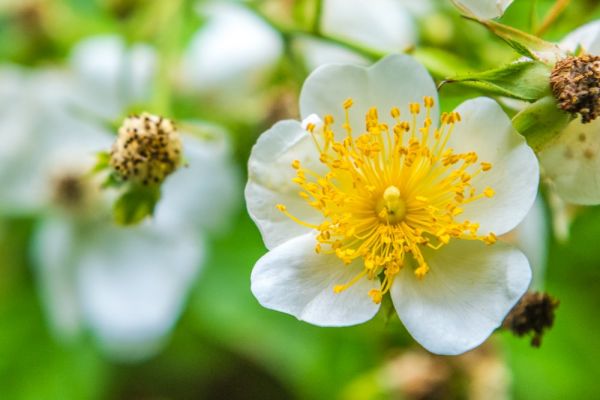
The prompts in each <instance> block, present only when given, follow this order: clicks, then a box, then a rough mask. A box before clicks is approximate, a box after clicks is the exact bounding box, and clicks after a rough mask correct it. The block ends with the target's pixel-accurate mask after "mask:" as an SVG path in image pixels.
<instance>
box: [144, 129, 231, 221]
mask: <svg viewBox="0 0 600 400" xmlns="http://www.w3.org/2000/svg"><path fill="white" fill-rule="evenodd" d="M188 125H189V126H190V128H189V129H188V130H189V132H188V131H186V126H188ZM196 129H197V130H200V131H206V133H207V134H208V135H210V138H199V137H196V136H195V134H194V133H193V132H192V130H196ZM182 140H183V152H184V160H185V161H186V162H187V165H186V166H184V167H181V168H180V169H179V170H178V171H177V172H176V173H174V174H173V175H172V176H171V177H169V178H168V179H167V180H166V181H165V183H164V184H163V187H162V198H161V200H160V202H159V203H158V204H157V207H156V210H155V213H154V219H155V220H157V221H160V222H161V223H166V224H174V225H176V226H193V227H194V228H195V229H202V230H204V229H208V230H210V231H216V232H220V231H222V230H223V229H224V228H226V227H227V226H228V225H229V222H231V221H230V217H231V215H232V213H233V211H234V210H235V209H236V208H237V207H238V205H239V203H240V194H241V193H240V190H239V187H240V184H241V182H240V173H239V171H238V170H237V168H236V166H235V165H234V162H233V159H232V154H231V145H230V143H229V140H228V138H227V136H226V134H225V132H223V131H222V130H221V128H220V127H216V126H214V125H209V124H204V123H199V122H190V123H187V124H186V123H183V124H182Z"/></svg>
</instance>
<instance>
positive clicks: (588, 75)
mask: <svg viewBox="0 0 600 400" xmlns="http://www.w3.org/2000/svg"><path fill="white" fill-rule="evenodd" d="M550 87H551V88H552V93H553V95H554V97H555V98H556V99H557V100H558V103H559V106H560V108H561V109H563V110H564V111H566V112H568V113H571V114H579V115H581V121H582V122H583V123H584V124H585V123H588V122H590V121H593V120H594V119H596V118H597V117H598V116H599V115H600V57H599V56H592V55H589V54H583V55H581V56H577V57H573V56H571V57H566V58H564V59H562V60H560V61H558V62H557V63H556V65H555V66H554V68H553V69H552V74H551V75H550Z"/></svg>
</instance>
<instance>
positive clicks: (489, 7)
mask: <svg viewBox="0 0 600 400" xmlns="http://www.w3.org/2000/svg"><path fill="white" fill-rule="evenodd" d="M452 2H453V3H454V5H455V6H456V7H458V9H459V10H461V11H462V12H463V13H465V14H473V15H475V16H476V17H477V18H483V19H491V18H497V17H500V16H502V14H504V11H506V9H507V8H508V6H510V5H511V3H512V2H513V0H452Z"/></svg>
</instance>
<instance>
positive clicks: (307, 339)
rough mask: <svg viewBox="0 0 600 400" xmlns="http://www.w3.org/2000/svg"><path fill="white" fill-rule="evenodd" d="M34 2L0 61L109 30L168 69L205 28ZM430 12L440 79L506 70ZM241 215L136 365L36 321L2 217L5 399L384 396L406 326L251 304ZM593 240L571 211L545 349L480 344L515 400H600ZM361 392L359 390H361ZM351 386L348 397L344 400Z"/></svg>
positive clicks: (447, 102) (178, 105)
mask: <svg viewBox="0 0 600 400" xmlns="http://www.w3.org/2000/svg"><path fill="white" fill-rule="evenodd" d="M273 2H275V1H266V2H260V3H261V5H260V7H261V9H269V10H270V9H271V8H272V7H269V4H264V3H273ZM33 3H35V2H33ZM38 3H39V4H43V7H47V10H49V11H48V12H46V13H43V15H37V16H36V14H31V15H33V16H31V15H30V16H29V17H27V15H21V14H20V15H15V14H14V13H12V12H9V11H7V10H8V8H0V60H1V61H2V62H13V63H18V64H23V65H28V66H32V67H41V66H45V65H60V64H61V63H62V62H63V61H64V59H65V57H66V56H67V55H68V53H69V49H70V48H71V46H72V45H73V44H74V43H76V42H77V41H78V40H80V39H81V38H83V37H86V36H89V35H92V34H99V33H109V32H117V33H120V34H122V35H124V36H125V37H126V38H127V39H129V40H130V41H132V42H133V41H138V40H144V41H148V42H150V43H152V44H154V45H156V46H157V48H158V49H159V52H160V54H161V56H162V57H165V58H168V57H175V56H176V55H177V54H178V51H180V50H181V49H182V48H183V47H184V46H185V44H186V43H187V41H188V40H189V38H190V35H191V34H192V33H193V32H194V31H195V30H196V29H198V28H200V27H201V26H202V24H203V21H202V19H201V18H200V17H197V16H195V14H194V13H193V12H191V10H192V9H193V3H192V2H188V1H182V2H180V4H179V8H177V9H176V13H175V16H174V17H172V18H175V19H176V21H177V23H178V25H177V28H176V29H169V30H165V29H163V30H161V29H158V28H156V29H155V27H156V26H157V25H158V26H160V24H154V23H153V22H154V21H157V20H160V18H161V15H164V7H169V6H168V5H167V3H169V2H145V1H141V0H123V1H117V0H107V1H100V0H96V1H86V0H65V1H46V2H43V1H42V2H38ZM290 3H291V4H292V7H291V8H290V9H289V11H290V12H289V13H288V14H285V13H281V11H277V10H276V12H274V13H272V14H271V15H272V18H273V19H274V20H275V21H280V22H281V24H282V25H283V26H292V27H296V28H297V27H302V26H304V25H306V24H308V22H307V21H310V15H311V12H312V10H313V4H312V1H310V0H304V1H296V2H290ZM439 3H443V4H441V6H442V8H441V9H440V11H438V12H437V13H436V15H429V16H425V18H423V19H422V20H421V23H420V27H421V28H420V29H421V32H422V37H423V39H422V43H421V45H420V46H419V47H417V49H428V50H431V51H434V53H433V54H435V55H436V57H438V58H439V62H440V63H442V64H443V66H444V68H454V70H455V71H456V72H459V71H463V70H474V71H475V70H482V69H485V68H487V67H492V66H497V65H498V64H499V63H500V64H501V63H507V62H510V61H511V60H513V59H515V58H516V55H515V54H514V53H513V52H512V51H511V50H510V49H509V48H508V47H507V46H506V45H505V44H504V43H503V42H501V41H500V40H498V39H496V38H493V37H491V36H490V35H489V34H488V33H487V32H485V31H484V30H483V29H482V28H481V27H479V26H476V25H475V24H474V23H472V22H469V21H466V20H464V19H462V18H461V17H460V16H458V14H457V13H456V11H455V10H454V9H452V8H451V7H449V6H448V5H447V4H445V3H446V2H445V1H442V0H440V2H439ZM532 3H533V2H532V1H527V0H516V1H515V3H514V4H513V6H511V8H510V9H509V11H508V12H507V14H506V15H505V16H504V17H503V19H502V22H503V23H506V24H509V25H513V26H516V27H518V28H520V29H525V30H528V29H529V28H530V21H531V18H530V16H531V7H532ZM553 3H554V2H553V1H550V0H544V1H542V0H540V1H538V2H537V14H536V15H538V16H543V15H544V14H545V12H546V11H547V10H548V9H549V8H550V7H551V6H552V4H553ZM0 4H2V2H0ZM599 17H600V7H599V6H598V5H597V1H593V0H588V1H580V0H578V1H572V2H571V5H570V6H569V7H568V8H567V10H566V11H565V12H564V13H563V15H562V16H561V17H560V18H559V19H558V20H557V21H556V23H555V24H553V25H552V27H551V29H550V30H549V31H548V33H547V35H546V36H545V37H546V38H548V39H553V40H558V39H560V38H561V37H562V36H563V35H564V34H565V33H567V32H569V31H571V30H573V29H574V28H576V27H578V26H580V25H582V24H583V23H585V22H588V21H592V20H594V19H596V18H599ZM36 18H40V20H39V21H37V20H36ZM436 18H437V19H436ZM440 18H441V19H440ZM538 18H539V17H538ZM32 21H33V22H32ZM36 21H37V22H36ZM435 21H437V23H439V21H443V22H444V23H446V24H450V26H451V27H452V34H451V35H449V36H448V35H439V31H438V30H436V28H435V25H433V26H432V25H431V24H433V23H434V22H435ZM436 32H437V33H436ZM436 35H437V36H436ZM295 62H297V58H296V59H286V58H284V59H282V61H281V62H280V64H279V65H278V66H277V68H276V70H275V71H274V73H273V76H272V79H271V80H270V81H268V82H267V83H266V84H265V86H264V87H263V88H261V90H260V96H261V98H264V99H266V100H265V104H267V105H268V104H270V103H273V102H274V101H275V100H274V98H275V96H276V95H277V94H278V93H281V91H282V90H285V91H286V93H289V94H290V95H291V96H294V97H295V96H296V95H297V91H298V89H299V87H300V85H301V82H302V78H303V77H304V75H303V74H305V73H306V72H305V71H303V70H302V69H301V68H297V66H295ZM158 86H159V87H160V84H158ZM476 95H478V93H477V92H475V91H473V90H470V89H465V88H462V87H458V86H456V87H454V86H450V87H444V89H442V92H441V96H442V104H443V107H444V108H445V109H451V108H452V107H454V106H455V105H456V104H458V103H460V102H461V101H463V100H464V99H466V98H469V97H473V96H476ZM171 101H172V102H171V104H170V107H169V108H170V111H171V113H172V114H173V116H174V117H175V118H188V117H198V118H204V119H206V120H212V121H217V122H220V123H222V124H224V125H226V126H227V127H228V128H229V129H230V131H231V133H232V136H233V139H234V146H235V152H236V161H237V162H238V163H239V165H240V169H243V168H244V166H245V162H246V159H247V156H248V154H249V151H250V147H251V145H252V143H253V142H254V141H255V140H256V138H257V136H258V135H259V134H260V133H261V132H262V131H263V130H264V129H265V128H266V127H268V126H269V125H270V124H271V123H272V122H273V121H271V120H269V117H268V113H264V115H250V116H248V115H246V114H244V113H243V112H242V113H240V115H237V114H236V113H235V110H233V111H232V110H229V111H227V112H225V111H224V110H223V109H222V108H219V107H216V106H214V105H213V104H211V103H208V102H205V103H203V102H202V101H200V100H198V99H195V98H186V97H183V96H177V94H175V95H173V96H172V98H171ZM242 111H243V110H242ZM289 114H293V110H292V111H289ZM0 190H8V188H0ZM242 203H243V199H240V207H239V211H238V213H237V214H236V216H235V218H234V222H233V224H232V227H231V229H230V230H229V231H228V232H227V233H225V234H223V235H220V236H214V237H211V238H209V246H208V248H209V257H208V261H207V262H206V263H205V265H204V266H203V270H202V273H201V274H200V277H199V278H198V280H197V283H196V284H195V287H194V290H193V292H192V295H191V296H190V299H189V302H188V306H187V308H186V309H185V311H184V313H183V315H182V317H181V319H180V320H179V322H178V324H177V326H176V328H175V330H174V332H173V335H172V337H171V339H170V341H169V343H168V345H167V347H166V348H165V349H164V351H163V352H162V353H161V354H159V355H158V356H156V357H154V358H152V359H150V360H148V361H145V362H142V363H138V364H118V363H114V362H110V361H108V360H106V359H105V358H104V357H103V356H102V355H101V354H100V353H99V351H98V350H97V349H96V348H95V347H94V346H93V344H92V341H91V340H90V339H89V338H82V340H80V341H78V342H76V343H70V344H64V343H60V342H57V341H56V339H55V338H54V337H53V336H52V335H51V333H50V331H49V328H48V324H47V321H46V319H45V316H44V314H43V313H42V307H41V301H42V300H41V297H40V295H39V294H38V292H37V288H36V282H35V279H34V276H33V273H32V267H31V265H30V257H29V254H28V252H29V241H30V236H31V232H32V229H33V226H34V224H35V216H32V217H19V218H16V217H12V218H11V217H5V218H3V219H0V399H24V400H25V399H31V400H38V399H61V400H62V399H196V398H206V399H242V398H244V399H246V398H249V399H278V398H297V399H332V398H334V399H335V398H343V396H344V394H345V396H346V398H356V399H366V398H382V399H384V398H388V397H391V396H392V395H391V394H389V393H387V392H386V391H385V389H383V388H381V387H379V386H381V385H379V386H378V384H377V382H372V386H369V384H368V382H371V381H369V379H368V377H369V376H370V375H371V374H373V371H377V370H378V369H379V368H380V367H381V366H382V365H383V363H384V362H386V360H389V359H390V358H391V357H392V356H394V355H396V354H398V353H399V352H402V351H403V350H404V349H406V348H409V347H413V346H414V343H413V342H412V339H411V338H410V337H409V336H408V335H407V333H406V331H405V330H404V328H403V327H402V326H401V324H400V323H399V322H398V321H397V320H395V319H393V318H391V319H388V318H386V316H385V315H383V314H384V313H381V315H378V316H377V317H376V318H375V319H374V320H372V321H370V322H368V323H366V324H363V325H360V326H357V327H349V328H335V329H333V328H318V327H314V326H311V325H308V324H306V323H303V322H299V321H297V320H296V319H295V318H293V317H291V316H288V315H284V314H281V313H277V312H274V311H271V310H267V309H264V308H262V307H261V306H259V304H258V303H257V301H256V300H255V299H254V297H253V296H252V294H251V292H250V289H249V279H250V272H251V269H252V267H253V265H254V263H255V262H256V260H257V259H258V258H259V257H260V256H261V255H262V254H264V253H265V248H264V246H263V244H262V241H261V238H260V235H259V234H258V231H257V229H256V227H255V226H254V224H253V223H252V222H251V221H250V219H249V217H248V216H247V214H246V213H245V211H244V206H243V204H242ZM548 218H551V215H550V214H548ZM548 235H549V236H551V233H550V232H548ZM599 238H600V208H598V207H589V208H586V209H582V210H581V211H580V212H579V214H578V216H577V218H576V219H575V221H574V223H573V225H572V228H571V238H570V240H569V241H568V242H567V243H563V244H559V243H557V242H556V241H555V240H554V239H550V244H549V249H548V251H549V255H548V260H549V261H548V265H547V271H546V282H545V287H546V289H547V291H548V292H549V293H551V294H552V295H553V296H555V297H557V298H558V299H559V300H560V302H561V303H560V308H559V310H558V313H557V319H556V324H555V326H554V328H553V329H552V330H551V331H550V332H549V333H548V334H546V335H545V337H544V339H543V344H542V346H541V348H539V349H536V348H532V347H531V346H530V345H529V341H528V340H527V338H524V339H518V338H515V337H513V336H511V334H510V333H507V332H499V333H497V334H495V335H494V337H493V338H492V339H490V340H491V341H493V343H494V345H496V346H497V347H498V348H499V353H500V356H501V357H502V358H503V359H505V361H506V363H507V366H508V368H509V370H510V373H511V377H512V389H511V393H512V395H513V396H514V398H515V399H544V400H546V399H594V398H600V383H599V382H598V377H599V376H600V364H599V362H598V360H599V359H600V340H599V333H598V332H600V319H599V318H598V317H597V315H598V310H600V246H598V243H599ZM359 381H360V382H367V384H364V385H357V384H356V382H359ZM349 387H351V388H358V389H357V390H352V391H350V393H351V395H350V396H349V395H348V393H349V392H348V388H349ZM348 396H349V397H348ZM443 398H448V397H443ZM449 398H452V397H449Z"/></svg>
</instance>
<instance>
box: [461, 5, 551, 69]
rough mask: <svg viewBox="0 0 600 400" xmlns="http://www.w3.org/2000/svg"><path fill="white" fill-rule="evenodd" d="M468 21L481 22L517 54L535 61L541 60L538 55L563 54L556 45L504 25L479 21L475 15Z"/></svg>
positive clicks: (469, 17) (468, 16)
mask: <svg viewBox="0 0 600 400" xmlns="http://www.w3.org/2000/svg"><path fill="white" fill-rule="evenodd" d="M466 17H467V18H468V19H471V20H473V21H476V22H479V23H480V24H481V25H483V26H485V27H486V28H487V29H488V30H489V31H490V32H492V33H493V34H494V35H496V36H498V37H499V38H500V39H502V40H504V41H505V42H506V43H508V45H509V46H511V47H512V48H513V49H514V50H515V51H516V52H517V53H519V54H520V55H522V56H525V57H528V58H531V59H533V60H537V59H539V56H538V54H537V53H549V54H553V55H555V56H556V58H558V57H559V56H560V55H561V54H562V52H561V50H560V49H559V47H558V46H557V45H555V44H554V43H550V42H546V41H545V40H542V39H540V38H539V37H537V36H533V35H531V34H529V33H526V32H523V31H520V30H518V29H516V28H513V27H511V26H508V25H503V24H501V23H499V22H496V21H490V20H484V19H478V18H477V17H475V16H473V15H467V16H466Z"/></svg>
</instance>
